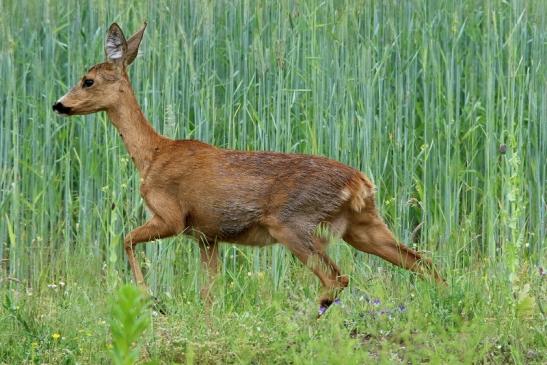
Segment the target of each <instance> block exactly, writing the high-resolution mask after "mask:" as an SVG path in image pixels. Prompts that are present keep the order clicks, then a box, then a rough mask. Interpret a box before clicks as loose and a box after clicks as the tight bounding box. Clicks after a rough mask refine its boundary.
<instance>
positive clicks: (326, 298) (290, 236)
mask: <svg viewBox="0 0 547 365" xmlns="http://www.w3.org/2000/svg"><path fill="white" fill-rule="evenodd" d="M269 232H270V234H271V235H272V237H274V238H275V239H276V240H277V241H279V242H280V243H282V244H283V245H285V246H286V247H287V248H288V249H289V250H290V251H291V252H292V253H293V254H294V255H295V256H296V257H297V258H298V259H299V260H300V261H301V262H302V263H303V264H304V265H306V266H307V267H308V268H310V269H311V270H312V271H313V273H314V274H315V275H316V276H317V277H318V278H319V280H320V281H321V283H322V286H323V292H322V294H321V296H320V299H319V302H320V304H321V305H322V306H325V307H328V306H329V305H331V304H332V303H333V302H334V300H335V299H336V298H337V296H338V294H339V293H340V292H341V291H342V290H343V289H344V288H345V287H346V286H347V285H348V278H347V277H346V276H344V275H341V274H340V269H339V268H338V266H337V265H336V263H334V261H332V259H331V258H330V257H328V255H327V254H326V253H325V252H324V250H323V248H324V242H322V241H321V239H320V238H319V237H316V236H313V235H307V234H299V233H298V231H296V230H293V229H291V228H289V227H285V226H283V227H276V228H270V229H269Z"/></svg>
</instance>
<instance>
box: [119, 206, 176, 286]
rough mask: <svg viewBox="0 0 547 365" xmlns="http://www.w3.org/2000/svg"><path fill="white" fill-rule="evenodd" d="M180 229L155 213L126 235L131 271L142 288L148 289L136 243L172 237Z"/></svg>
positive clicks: (126, 248)
mask: <svg viewBox="0 0 547 365" xmlns="http://www.w3.org/2000/svg"><path fill="white" fill-rule="evenodd" d="M180 231H181V228H180V227H177V226H173V225H172V224H168V223H166V222H165V221H164V220H163V219H162V218H160V217H159V216H158V215H155V216H154V217H152V219H150V220H149V221H148V222H146V223H145V224H143V225H142V226H140V227H138V228H136V229H134V230H133V231H131V232H129V234H128V235H127V236H126V237H125V239H124V247H125V252H126V253H127V259H128V260H129V265H130V266H131V271H132V272H133V276H134V277H135V281H136V283H137V285H139V286H140V287H141V288H143V289H145V290H146V284H145V283H144V277H143V275H142V271H141V268H140V267H139V265H138V264H137V260H136V259H135V252H134V248H135V245H136V244H137V243H141V242H149V241H152V240H155V239H159V238H165V237H171V236H174V235H176V234H177V233H179V232H180Z"/></svg>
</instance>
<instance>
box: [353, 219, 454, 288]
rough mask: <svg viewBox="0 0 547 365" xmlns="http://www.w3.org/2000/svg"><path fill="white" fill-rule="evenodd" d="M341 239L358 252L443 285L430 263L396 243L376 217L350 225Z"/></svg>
mask: <svg viewBox="0 0 547 365" xmlns="http://www.w3.org/2000/svg"><path fill="white" fill-rule="evenodd" d="M343 238H344V240H345V241H346V242H348V243H349V244H350V245H352V246H353V247H355V248H356V249H358V250H360V251H363V252H366V253H370V254H373V255H376V256H379V257H381V258H383V259H384V260H387V261H389V262H391V263H392V264H394V265H397V266H399V267H402V268H404V269H407V270H411V271H414V272H417V273H419V274H421V275H425V276H430V277H432V278H433V279H435V280H436V281H437V282H439V283H444V280H443V279H442V277H441V276H440V275H439V273H438V272H437V271H436V270H435V268H434V267H433V264H432V263H431V261H430V260H428V259H426V258H423V257H422V256H421V255H420V254H419V253H418V252H416V251H414V250H413V249H411V248H409V247H407V246H405V245H404V244H402V243H399V242H397V240H395V238H394V237H393V234H392V233H391V231H390V230H389V229H388V228H387V226H386V224H385V223H384V222H383V220H382V219H381V218H380V217H378V216H373V217H372V218H371V219H369V220H367V221H365V222H354V223H352V225H350V227H348V229H347V231H346V234H345V235H344V237H343Z"/></svg>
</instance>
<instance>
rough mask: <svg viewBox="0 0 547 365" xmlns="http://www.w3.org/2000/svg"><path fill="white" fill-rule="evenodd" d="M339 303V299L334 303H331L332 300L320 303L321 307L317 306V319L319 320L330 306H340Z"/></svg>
mask: <svg viewBox="0 0 547 365" xmlns="http://www.w3.org/2000/svg"><path fill="white" fill-rule="evenodd" d="M341 303H342V302H341V301H340V299H339V298H336V299H334V301H332V300H323V301H321V305H320V306H319V311H318V313H317V318H319V317H321V316H322V315H323V314H325V312H326V311H327V309H329V308H330V306H331V305H333V304H341Z"/></svg>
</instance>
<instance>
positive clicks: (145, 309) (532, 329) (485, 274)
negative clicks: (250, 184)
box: [0, 0, 547, 364]
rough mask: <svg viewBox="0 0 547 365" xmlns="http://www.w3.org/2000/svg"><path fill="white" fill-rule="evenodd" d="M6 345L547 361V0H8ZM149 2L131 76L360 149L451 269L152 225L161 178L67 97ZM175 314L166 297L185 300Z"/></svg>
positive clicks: (394, 204)
mask: <svg viewBox="0 0 547 365" xmlns="http://www.w3.org/2000/svg"><path fill="white" fill-rule="evenodd" d="M0 10H1V11H0V80H2V84H1V87H0V303H1V305H0V363H1V364H19V363H36V364H46V363H47V364H76V363H78V364H101V363H111V362H113V363H133V361H138V362H139V363H147V362H150V363H188V364H190V363H245V364H247V363H248V364H286V363H291V364H370V363H380V364H393V363H401V364H403V363H404V364H407V363H412V364H419V363H431V364H456V363H462V364H471V363H478V364H508V363H515V364H545V363H546V362H547V353H546V348H547V343H546V342H547V340H546V336H545V334H546V333H547V326H546V323H547V321H546V320H545V307H546V306H547V305H546V304H545V300H546V298H547V295H546V293H547V290H546V284H545V277H546V276H545V271H544V268H545V265H546V260H545V258H546V245H545V243H546V235H547V232H546V230H547V223H546V222H547V220H546V212H547V199H546V198H547V196H546V182H547V163H546V158H547V92H546V85H547V68H546V65H547V52H546V50H547V48H546V42H547V29H546V28H547V2H545V1H543V0H508V1H494V0H487V1H482V0H456V1H433V0H425V1H418V0H409V1H395V0H388V1H374V0H355V1H341V0H325V1H315V0H307V1H304V0H302V1H296V0H295V1H290V0H282V1H250V0H234V1H223V0H222V1H212V0H207V1H197V0H196V1H191V0H185V1H174V0H158V1H150V2H145V1H123V0H111V1H105V0H94V1H76V0H64V1H58V0H49V1H39V0H28V1H22V2H20V1H11V0H7V1H6V0H0ZM144 20H146V21H148V29H147V31H146V34H145V37H144V40H143V44H142V45H141V54H140V56H139V57H138V58H137V60H136V61H135V63H134V64H133V65H132V66H131V69H130V75H131V79H132V82H133V87H134V90H135V93H136V95H137V98H138V100H139V102H140V104H141V106H142V109H143V111H144V112H145V114H146V115H147V116H148V118H149V119H150V121H151V122H152V123H153V125H154V127H155V128H156V129H157V130H158V131H160V132H161V133H162V134H165V135H167V136H169V137H172V138H178V139H187V138H193V139H199V140H202V141H205V142H208V143H212V144H214V145H216V146H219V147H225V148H237V149H243V150H272V151H282V152H296V153H309V154H320V155H324V156H328V157H331V158H334V159H337V160H340V161H342V162H344V163H346V164H348V165H351V166H353V167H355V168H358V169H360V170H361V171H363V172H364V173H366V174H367V175H368V176H370V177H371V179H372V180H373V181H374V183H375V185H376V186H377V189H378V195H377V203H378V206H379V209H380V211H381V212H382V214H383V216H384V217H385V219H386V222H387V223H388V225H389V226H390V227H391V228H392V230H393V231H394V232H396V234H397V236H398V237H399V239H400V240H401V241H403V242H406V243H408V244H409V245H411V246H413V247H414V248H417V249H419V250H421V251H424V252H426V254H427V255H428V256H429V257H431V258H432V259H433V260H434V261H435V262H436V263H437V265H438V267H439V269H440V271H441V272H442V274H443V276H444V277H445V278H446V280H447V283H448V285H447V287H446V288H442V287H439V286H437V285H435V284H434V283H431V282H429V281H427V280H421V279H420V278H417V277H416V276H415V275H414V274H411V273H408V272H406V271H403V270H400V269H397V268H395V267H393V266H391V265H390V264H388V263H386V262H383V261H381V260H380V259H378V258H376V257H371V256H367V255H365V254H362V253H360V252H357V251H355V250H354V249H353V248H351V247H349V246H348V245H346V244H345V243H343V242H332V244H331V246H330V248H329V252H330V254H331V255H332V257H333V258H334V259H335V261H337V262H338V263H339V265H340V266H341V268H342V270H343V271H344V272H345V273H346V274H348V275H349V276H350V280H351V282H350V286H349V287H348V289H347V290H346V291H345V292H344V293H343V294H342V295H341V301H342V304H341V305H339V306H335V307H333V308H332V309H329V311H328V312H327V314H326V315H325V316H324V317H323V318H322V319H321V320H316V319H315V316H316V312H317V309H318V305H317V303H316V302H315V300H316V297H317V293H318V291H319V283H318V281H317V279H316V278H315V276H314V275H313V274H312V273H310V272H309V271H308V270H307V269H306V268H304V267H302V265H301V264H300V263H299V262H298V261H297V260H296V259H295V258H293V257H292V256H291V255H290V253H289V252H287V250H285V249H284V248H283V247H281V246H270V247H266V248H262V249H253V248H246V247H240V246H235V245H224V246H223V247H222V251H221V255H222V256H221V257H222V271H221V275H220V278H219V279H218V281H217V282H216V283H215V288H214V293H215V300H214V302H213V306H212V309H211V312H210V313H209V315H206V311H205V309H204V306H203V304H202V302H201V300H200V297H199V288H200V283H201V282H202V281H203V273H202V272H201V270H200V265H199V249H198V246H197V245H196V244H195V243H194V242H192V241H191V240H189V239H187V238H183V237H178V238H173V239H166V240H163V241H161V242H159V241H158V242H155V243H149V244H146V245H139V246H137V251H138V257H139V260H140V262H141V264H142V266H143V270H144V271H145V276H146V281H147V283H148V284H149V285H150V287H151V289H152V290H153V292H154V294H155V295H156V296H157V297H158V298H159V301H160V304H159V305H156V306H151V305H149V303H148V302H147V300H146V299H145V298H141V297H140V296H139V293H138V292H136V291H135V289H134V287H132V286H127V285H126V284H127V283H130V282H131V272H130V270H129V266H128V264H127V261H126V259H125V256H124V250H123V236H124V234H125V233H127V232H128V231H130V230H131V229H133V228H135V227H137V226H138V225H140V224H142V222H144V220H145V219H146V216H147V212H146V210H145V208H144V206H143V202H142V199H141V197H140V195H139V189H138V186H139V176H138V174H137V172H136V169H135V167H134V166H133V164H132V162H131V159H130V158H129V156H128V155H127V152H126V151H125V148H124V146H123V143H122V141H121V139H120V138H119V136H118V134H117V132H116V130H115V129H114V128H113V127H112V126H111V125H110V122H109V121H108V120H107V117H106V115H105V114H104V113H99V114H94V115H90V116H85V117H73V118H59V117H57V116H56V115H55V114H54V113H53V111H52V110H51V104H52V103H53V102H54V101H55V100H57V99H58V98H59V97H60V96H62V95H63V94H64V93H66V92H67V91H68V89H69V87H71V86H72V85H73V84H74V83H75V82H76V81H77V80H78V79H79V78H80V77H81V76H82V75H83V73H84V72H85V71H86V70H87V69H88V68H89V67H90V66H92V65H94V64H95V63H98V62H102V61H103V59H104V50H103V47H104V38H105V33H106V30H107V29H108V26H109V25H110V23H111V22H114V21H116V22H118V23H119V24H120V25H121V26H122V28H123V29H124V30H125V31H126V35H130V34H131V33H132V32H133V31H135V30H137V29H138V28H139V27H140V26H141V25H142V23H143V21H144ZM161 312H164V314H162V313H161Z"/></svg>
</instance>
